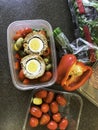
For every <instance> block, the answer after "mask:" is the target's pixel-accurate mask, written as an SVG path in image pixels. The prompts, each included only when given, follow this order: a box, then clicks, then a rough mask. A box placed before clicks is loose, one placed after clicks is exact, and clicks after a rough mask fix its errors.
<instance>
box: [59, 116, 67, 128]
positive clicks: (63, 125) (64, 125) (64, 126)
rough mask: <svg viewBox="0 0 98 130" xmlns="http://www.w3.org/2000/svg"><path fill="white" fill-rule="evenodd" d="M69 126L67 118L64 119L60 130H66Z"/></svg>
mask: <svg viewBox="0 0 98 130" xmlns="http://www.w3.org/2000/svg"><path fill="white" fill-rule="evenodd" d="M67 126H68V120H67V119H66V118H63V119H62V120H61V122H60V123H59V129H60V130H65V129H66V128H67Z"/></svg>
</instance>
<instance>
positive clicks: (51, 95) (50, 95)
mask: <svg viewBox="0 0 98 130" xmlns="http://www.w3.org/2000/svg"><path fill="white" fill-rule="evenodd" d="M53 98H54V92H52V91H49V92H48V94H47V97H46V98H45V99H44V101H45V102H46V103H51V102H52V101H53Z"/></svg>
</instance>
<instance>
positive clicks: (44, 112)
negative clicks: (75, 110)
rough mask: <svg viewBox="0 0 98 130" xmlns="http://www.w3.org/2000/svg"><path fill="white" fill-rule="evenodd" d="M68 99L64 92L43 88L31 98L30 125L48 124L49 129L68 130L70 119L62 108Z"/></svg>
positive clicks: (33, 126)
mask: <svg viewBox="0 0 98 130" xmlns="http://www.w3.org/2000/svg"><path fill="white" fill-rule="evenodd" d="M66 105H67V100H66V98H65V97H64V95H63V94H59V93H54V92H53V91H47V90H45V89H41V90H39V91H37V92H36V93H35V94H34V97H33V98H32V99H31V106H30V112H29V113H30V118H29V125H30V127H31V128H35V127H37V126H46V128H47V129H49V130H56V129H60V130H66V128H67V127H68V124H69V121H68V119H67V118H66V117H65V115H64V114H63V113H61V112H60V108H61V107H62V108H65V107H66Z"/></svg>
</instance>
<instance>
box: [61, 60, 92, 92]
mask: <svg viewBox="0 0 98 130" xmlns="http://www.w3.org/2000/svg"><path fill="white" fill-rule="evenodd" d="M66 71H67V70H66ZM91 74H92V68H91V67H89V66H86V65H85V64H84V63H82V62H78V61H77V63H76V64H74V65H73V66H72V68H71V70H70V71H67V73H66V75H65V77H64V79H63V80H62V82H61V86H62V87H63V88H64V89H65V90H67V91H74V90H76V89H78V88H79V87H81V86H82V85H83V84H84V83H85V82H86V81H87V80H88V78H89V77H90V76H91Z"/></svg>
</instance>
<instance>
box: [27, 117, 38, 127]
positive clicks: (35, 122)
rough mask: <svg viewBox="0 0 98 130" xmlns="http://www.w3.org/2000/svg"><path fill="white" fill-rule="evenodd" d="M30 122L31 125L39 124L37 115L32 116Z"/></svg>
mask: <svg viewBox="0 0 98 130" xmlns="http://www.w3.org/2000/svg"><path fill="white" fill-rule="evenodd" d="M29 124H30V126H31V127H37V126H38V119H37V118H35V117H31V118H30V120H29Z"/></svg>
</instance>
